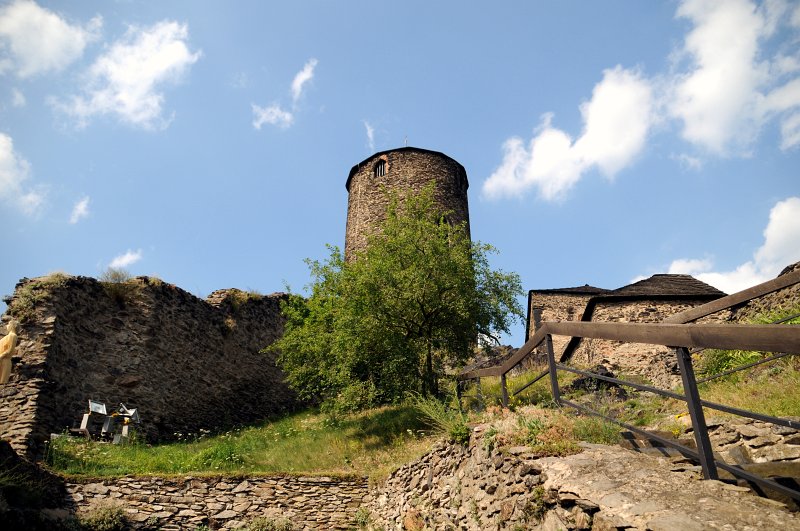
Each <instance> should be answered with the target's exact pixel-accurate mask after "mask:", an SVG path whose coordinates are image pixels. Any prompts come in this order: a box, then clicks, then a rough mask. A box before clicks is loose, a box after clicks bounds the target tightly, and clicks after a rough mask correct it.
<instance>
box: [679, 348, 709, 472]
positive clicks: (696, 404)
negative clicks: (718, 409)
mask: <svg viewBox="0 0 800 531" xmlns="http://www.w3.org/2000/svg"><path fill="white" fill-rule="evenodd" d="M675 353H676V354H677V356H678V367H680V369H681V379H682V380H683V392H684V394H685V395H686V405H687V406H689V416H690V417H691V419H692V428H693V429H694V440H695V442H696V443H697V453H698V454H699V455H700V466H701V467H702V469H703V477H705V478H706V479H719V474H717V466H716V465H715V464H714V449H713V448H712V447H711V440H710V439H709V438H708V426H706V417H705V415H704V414H703V405H702V404H701V403H700V393H699V392H698V390H697V379H696V378H695V376H694V367H692V355H691V354H689V351H688V350H687V349H686V348H685V347H678V348H676V349H675Z"/></svg>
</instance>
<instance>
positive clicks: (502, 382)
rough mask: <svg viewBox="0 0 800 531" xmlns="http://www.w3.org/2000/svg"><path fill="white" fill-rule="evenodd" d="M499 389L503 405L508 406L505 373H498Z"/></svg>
mask: <svg viewBox="0 0 800 531" xmlns="http://www.w3.org/2000/svg"><path fill="white" fill-rule="evenodd" d="M500 391H501V393H502V401H503V407H508V386H507V385H506V375H505V373H503V374H501V375H500Z"/></svg>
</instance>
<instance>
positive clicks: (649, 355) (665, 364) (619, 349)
mask: <svg viewBox="0 0 800 531" xmlns="http://www.w3.org/2000/svg"><path fill="white" fill-rule="evenodd" d="M706 302H708V300H707V299H696V300H692V299H683V300H656V299H646V300H636V301H624V302H611V301H603V302H599V303H598V304H597V305H596V306H595V308H594V312H593V313H592V321H595V322H611V323H658V322H661V321H663V320H664V319H666V318H667V317H669V316H670V315H673V314H676V313H679V312H682V311H684V310H688V309H689V308H693V307H695V306H699V305H701V304H705V303H706ZM729 318H730V312H727V311H726V312H719V313H717V314H714V315H711V316H708V317H706V318H704V319H703V320H702V322H727V321H728V320H729ZM572 363H574V364H577V365H583V366H586V367H593V366H595V365H597V364H603V365H605V366H606V367H607V368H609V369H611V371H612V372H615V373H624V374H629V375H630V374H636V375H639V376H642V377H644V378H645V379H647V380H648V381H650V382H651V383H653V384H655V385H656V386H657V387H662V388H665V389H671V388H672V387H674V386H675V385H678V384H679V383H680V381H681V376H680V370H679V368H678V359H677V357H676V356H675V352H674V351H673V350H671V349H669V348H667V347H666V346H663V345H648V344H643V343H622V342H619V341H609V340H605V339H583V340H582V341H581V343H580V345H579V346H578V348H577V349H576V350H575V353H574V354H573V356H572Z"/></svg>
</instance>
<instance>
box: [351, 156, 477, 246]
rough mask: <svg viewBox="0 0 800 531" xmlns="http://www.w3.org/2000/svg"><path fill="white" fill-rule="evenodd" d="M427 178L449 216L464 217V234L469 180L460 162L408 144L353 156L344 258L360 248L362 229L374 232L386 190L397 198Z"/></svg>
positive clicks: (364, 237)
mask: <svg viewBox="0 0 800 531" xmlns="http://www.w3.org/2000/svg"><path fill="white" fill-rule="evenodd" d="M430 183H436V191H435V198H436V201H437V203H438V204H439V205H441V207H442V209H443V210H448V211H450V212H451V214H450V217H449V220H450V221H451V222H452V223H461V222H466V225H467V235H469V206H468V205H467V188H468V187H469V182H467V172H466V171H465V170H464V166H462V165H461V164H459V163H458V162H457V161H455V160H453V159H451V158H450V157H448V156H447V155H445V154H444V153H439V152H438V151H429V150H427V149H420V148H413V147H403V148H398V149H390V150H388V151H381V152H380V153H375V154H374V155H372V156H370V157H368V158H366V159H364V160H363V161H361V162H359V163H358V164H356V165H355V166H353V168H352V169H351V170H350V175H348V176H347V184H346V185H345V187H346V188H347V193H348V197H347V231H346V233H345V240H344V255H345V259H347V260H351V259H352V258H353V257H354V256H355V254H356V253H357V252H358V251H360V250H362V249H363V248H364V247H365V246H366V243H367V235H368V234H372V233H373V232H375V231H376V230H377V229H378V227H379V226H380V224H381V222H382V221H383V220H384V219H385V218H386V208H387V206H388V196H387V193H386V192H390V191H395V192H397V193H398V195H399V196H400V198H401V201H402V198H404V197H407V196H408V194H410V193H418V192H419V191H420V190H422V189H423V188H424V187H425V186H427V185H429V184H430Z"/></svg>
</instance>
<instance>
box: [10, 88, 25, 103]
mask: <svg viewBox="0 0 800 531" xmlns="http://www.w3.org/2000/svg"><path fill="white" fill-rule="evenodd" d="M26 103H27V100H26V99H25V94H23V93H22V91H21V90H19V89H16V88H15V89H12V90H11V105H13V106H14V107H25V104H26Z"/></svg>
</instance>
